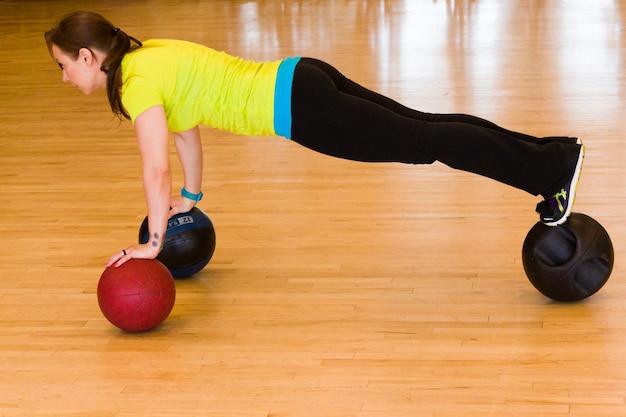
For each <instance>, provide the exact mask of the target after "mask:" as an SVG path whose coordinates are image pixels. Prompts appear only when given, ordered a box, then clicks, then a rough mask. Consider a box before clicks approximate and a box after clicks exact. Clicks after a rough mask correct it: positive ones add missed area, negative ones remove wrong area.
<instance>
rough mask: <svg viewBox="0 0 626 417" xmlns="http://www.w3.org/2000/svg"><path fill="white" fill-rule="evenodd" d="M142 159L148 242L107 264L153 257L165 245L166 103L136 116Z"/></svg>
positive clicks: (169, 183)
mask: <svg viewBox="0 0 626 417" xmlns="http://www.w3.org/2000/svg"><path fill="white" fill-rule="evenodd" d="M135 132H136V134H137V142H138V144H139V152H140V154H141V162H142V177H143V188H144V194H145V198H146V203H147V205H148V230H149V231H150V236H149V239H148V242H147V243H145V244H140V245H133V246H129V247H127V248H126V249H124V250H123V251H121V252H117V253H116V254H114V255H113V256H111V258H110V259H109V261H108V262H107V263H106V266H107V267H108V266H111V265H115V266H120V265H122V264H123V263H125V262H126V261H128V260H130V259H133V258H143V259H154V258H156V257H157V255H158V254H159V252H160V251H161V248H162V246H163V241H164V239H165V231H166V229H167V221H168V219H169V217H170V196H171V192H172V178H171V171H170V160H169V149H168V142H169V136H170V133H169V129H168V126H167V119H166V117H165V110H164V109H163V106H154V107H151V108H149V109H148V110H146V111H144V112H143V113H141V114H140V115H139V116H137V118H136V119H135Z"/></svg>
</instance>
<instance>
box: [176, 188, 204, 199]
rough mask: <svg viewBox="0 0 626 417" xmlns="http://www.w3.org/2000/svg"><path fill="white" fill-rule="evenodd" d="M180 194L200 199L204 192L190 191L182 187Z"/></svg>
mask: <svg viewBox="0 0 626 417" xmlns="http://www.w3.org/2000/svg"><path fill="white" fill-rule="evenodd" d="M180 195H182V196H183V197H185V198H188V199H190V200H193V201H200V200H202V197H203V196H204V194H202V192H200V193H199V194H194V193H190V192H189V191H187V190H185V187H183V188H181V190H180Z"/></svg>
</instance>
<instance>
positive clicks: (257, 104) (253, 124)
mask: <svg viewBox="0 0 626 417" xmlns="http://www.w3.org/2000/svg"><path fill="white" fill-rule="evenodd" d="M280 63H281V61H275V62H252V61H245V60H243V59H241V58H237V57H234V56H230V55H228V54H226V53H225V52H218V51H215V50H213V49H211V48H208V47H206V46H202V45H199V44H195V43H191V42H186V41H179V40H161V39H155V40H149V41H146V42H144V43H143V46H142V47H141V48H138V49H136V50H134V51H132V52H130V53H128V54H126V56H125V57H124V58H123V60H122V90H121V95H122V104H123V105H124V108H125V109H126V111H127V112H128V114H129V115H130V116H131V119H132V120H133V122H134V121H135V119H136V118H137V116H139V115H140V114H141V113H142V112H144V111H145V110H147V109H149V108H150V107H154V106H156V105H163V106H164V108H165V114H166V117H167V124H168V127H169V129H170V131H172V132H182V131H185V130H189V129H191V128H193V127H195V126H197V125H198V124H205V125H208V126H212V127H215V128H218V129H223V130H228V131H230V132H234V133H240V134H247V135H258V136H267V135H275V134H276V133H275V131H274V90H275V84H276V76H277V73H278V67H279V65H280Z"/></svg>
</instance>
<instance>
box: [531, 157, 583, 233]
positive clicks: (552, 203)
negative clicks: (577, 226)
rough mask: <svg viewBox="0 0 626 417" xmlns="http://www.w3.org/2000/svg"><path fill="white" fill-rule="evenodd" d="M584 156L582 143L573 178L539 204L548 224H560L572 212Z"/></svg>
mask: <svg viewBox="0 0 626 417" xmlns="http://www.w3.org/2000/svg"><path fill="white" fill-rule="evenodd" d="M584 157H585V147H584V146H582V145H581V146H580V151H579V154H578V161H577V162H576V168H575V169H574V175H572V178H571V179H570V180H569V182H568V183H567V184H565V185H564V186H563V187H562V188H561V189H560V190H559V191H558V192H557V193H555V194H554V195H552V196H551V197H550V198H548V199H546V200H544V201H542V202H541V203H539V204H537V213H539V218H540V219H541V221H542V222H543V223H544V224H546V225H547V226H558V225H560V224H563V223H565V222H566V221H567V218H568V217H569V215H570V214H571V213H572V206H573V205H574V199H575V198H576V187H577V186H578V179H579V178H580V171H581V170H582V166H583V159H584Z"/></svg>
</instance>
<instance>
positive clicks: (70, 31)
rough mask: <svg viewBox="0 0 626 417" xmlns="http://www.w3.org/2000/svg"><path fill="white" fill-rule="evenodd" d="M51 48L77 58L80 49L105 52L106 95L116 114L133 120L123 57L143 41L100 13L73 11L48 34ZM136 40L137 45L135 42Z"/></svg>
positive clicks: (46, 34) (103, 69)
mask: <svg viewBox="0 0 626 417" xmlns="http://www.w3.org/2000/svg"><path fill="white" fill-rule="evenodd" d="M45 38H46V43H47V44H48V50H49V51H50V53H51V54H52V45H56V46H57V47H58V48H59V49H61V50H62V51H63V52H65V53H66V54H68V55H70V56H72V57H74V59H76V58H78V52H79V50H80V49H81V48H87V49H90V50H91V49H97V50H98V51H101V52H103V53H105V54H106V58H105V59H104V62H103V63H102V67H101V68H100V69H101V70H102V71H104V72H105V73H106V74H107V96H108V97H109V104H110V105H111V110H112V111H113V114H115V115H116V116H118V117H119V118H120V119H121V118H125V119H130V115H129V114H128V112H127V111H126V109H124V106H123V104H122V96H121V94H120V91H121V87H122V71H121V68H120V67H121V64H122V58H124V55H126V54H127V53H128V52H130V51H132V50H133V49H136V48H139V47H141V46H142V45H141V42H139V41H138V40H137V39H135V38H133V37H132V36H128V35H127V34H126V33H125V32H124V31H122V30H120V29H119V28H117V27H115V26H114V25H113V24H112V23H111V22H109V21H108V20H107V19H105V18H104V17H102V16H101V15H99V14H97V13H92V12H74V13H70V14H68V15H67V16H65V17H64V18H63V19H61V20H60V21H59V23H58V24H57V25H56V26H54V27H53V28H52V29H50V30H49V31H47V32H46V33H45ZM133 43H134V44H133Z"/></svg>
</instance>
